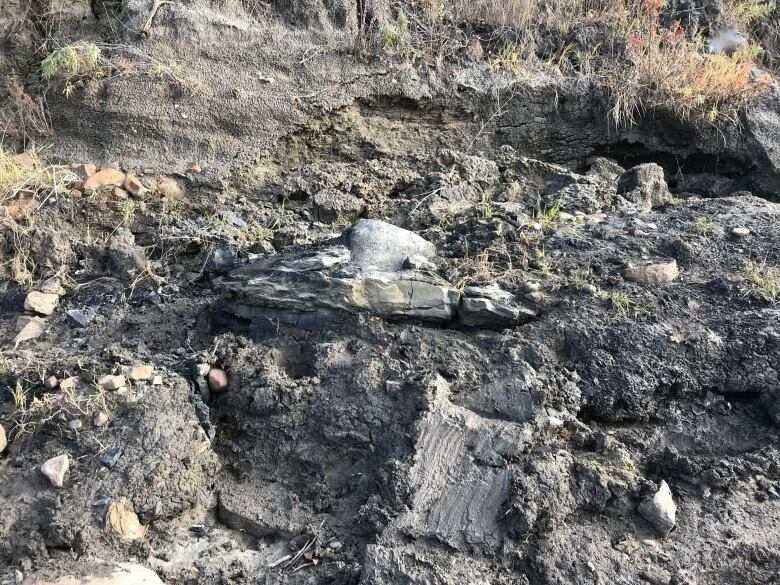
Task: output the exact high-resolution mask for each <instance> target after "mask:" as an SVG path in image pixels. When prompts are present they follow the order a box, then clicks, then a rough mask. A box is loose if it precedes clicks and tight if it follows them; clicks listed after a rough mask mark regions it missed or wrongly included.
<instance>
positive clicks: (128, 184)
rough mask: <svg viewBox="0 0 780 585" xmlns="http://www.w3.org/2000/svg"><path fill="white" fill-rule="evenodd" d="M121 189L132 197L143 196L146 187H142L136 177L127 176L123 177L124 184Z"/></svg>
mask: <svg viewBox="0 0 780 585" xmlns="http://www.w3.org/2000/svg"><path fill="white" fill-rule="evenodd" d="M122 188H123V189H124V190H125V191H127V192H128V193H130V195H132V196H133V197H138V196H139V195H143V193H144V191H146V187H144V185H143V183H141V181H140V180H139V179H138V177H136V176H135V175H131V174H128V175H127V176H126V177H125V182H124V183H123V184H122Z"/></svg>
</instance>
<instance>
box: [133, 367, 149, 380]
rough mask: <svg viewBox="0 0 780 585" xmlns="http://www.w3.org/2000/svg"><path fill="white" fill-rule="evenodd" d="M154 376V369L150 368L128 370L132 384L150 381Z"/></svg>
mask: <svg viewBox="0 0 780 585" xmlns="http://www.w3.org/2000/svg"><path fill="white" fill-rule="evenodd" d="M153 374H154V368H153V367H152V366H133V367H132V368H130V374H129V377H130V379H131V380H133V381H134V382H138V381H141V380H151V379H152V375H153Z"/></svg>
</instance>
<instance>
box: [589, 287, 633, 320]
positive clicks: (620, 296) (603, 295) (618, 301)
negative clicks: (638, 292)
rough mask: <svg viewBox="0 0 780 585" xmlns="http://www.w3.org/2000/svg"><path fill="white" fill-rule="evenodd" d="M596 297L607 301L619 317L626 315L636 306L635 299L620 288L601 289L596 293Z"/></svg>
mask: <svg viewBox="0 0 780 585" xmlns="http://www.w3.org/2000/svg"><path fill="white" fill-rule="evenodd" d="M598 297H599V298H600V299H601V300H602V301H604V302H606V303H608V304H609V306H610V307H611V308H612V310H614V311H615V313H617V314H618V315H619V316H621V317H625V316H627V315H628V314H629V313H630V312H632V311H634V310H636V308H637V302H636V300H635V299H634V298H633V297H631V296H630V295H629V294H628V293H626V292H624V291H621V290H609V291H605V290H601V291H599V293H598Z"/></svg>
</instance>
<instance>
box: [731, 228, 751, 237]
mask: <svg viewBox="0 0 780 585" xmlns="http://www.w3.org/2000/svg"><path fill="white" fill-rule="evenodd" d="M731 235H732V236H734V237H736V238H746V237H748V236H749V235H750V230H749V229H748V228H746V227H735V228H732V230H731Z"/></svg>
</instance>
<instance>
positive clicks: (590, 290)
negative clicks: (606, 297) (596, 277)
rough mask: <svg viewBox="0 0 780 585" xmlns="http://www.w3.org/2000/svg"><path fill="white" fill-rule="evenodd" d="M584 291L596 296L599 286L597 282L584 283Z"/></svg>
mask: <svg viewBox="0 0 780 585" xmlns="http://www.w3.org/2000/svg"><path fill="white" fill-rule="evenodd" d="M582 292H584V293H587V294H589V295H591V296H595V295H596V294H597V293H598V292H599V288H598V287H597V286H596V285H595V284H591V283H589V282H588V283H586V284H584V285H582Z"/></svg>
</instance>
